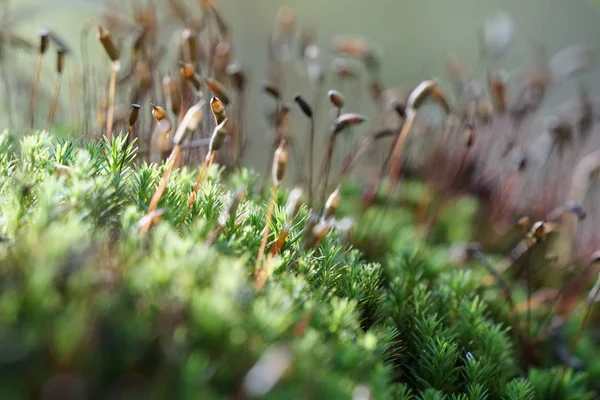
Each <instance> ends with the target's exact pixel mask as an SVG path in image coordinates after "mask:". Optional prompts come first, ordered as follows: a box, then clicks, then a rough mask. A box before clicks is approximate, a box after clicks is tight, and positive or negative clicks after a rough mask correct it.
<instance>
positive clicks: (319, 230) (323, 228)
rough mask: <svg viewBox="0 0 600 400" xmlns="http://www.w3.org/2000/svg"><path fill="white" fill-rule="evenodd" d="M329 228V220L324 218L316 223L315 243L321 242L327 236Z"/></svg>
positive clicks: (314, 231) (314, 230) (313, 232)
mask: <svg viewBox="0 0 600 400" xmlns="http://www.w3.org/2000/svg"><path fill="white" fill-rule="evenodd" d="M329 229H330V225H329V223H328V221H325V220H324V219H322V220H320V221H319V223H318V224H316V225H315V227H314V228H313V230H312V234H313V236H314V238H315V245H318V244H319V243H321V241H322V240H323V238H324V237H325V236H327V233H328V232H329Z"/></svg>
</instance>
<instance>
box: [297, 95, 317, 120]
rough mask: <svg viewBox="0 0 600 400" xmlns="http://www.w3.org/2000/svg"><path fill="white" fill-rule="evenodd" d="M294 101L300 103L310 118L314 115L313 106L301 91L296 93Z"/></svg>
mask: <svg viewBox="0 0 600 400" xmlns="http://www.w3.org/2000/svg"><path fill="white" fill-rule="evenodd" d="M294 101H295V102H296V103H297V104H298V106H299V107H300V109H301V110H302V112H303V113H304V115H306V116H307V117H308V118H312V117H313V110H312V107H311V106H310V104H308V103H307V102H306V100H304V98H302V96H301V95H300V93H296V94H295V95H294Z"/></svg>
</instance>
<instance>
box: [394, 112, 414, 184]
mask: <svg viewBox="0 0 600 400" xmlns="http://www.w3.org/2000/svg"><path fill="white" fill-rule="evenodd" d="M415 115H416V113H415V112H414V111H410V110H407V113H406V121H405V122H404V123H403V124H402V130H400V134H399V135H398V140H397V141H396V146H395V147H394V152H393V153H392V160H391V167H390V172H389V175H388V182H387V195H388V196H389V194H390V193H391V192H392V188H393V187H394V184H395V182H396V180H397V179H398V174H399V173H400V156H401V155H402V148H403V147H404V142H405V141H406V138H407V137H408V133H409V132H410V128H411V127H412V125H413V122H414V120H415Z"/></svg>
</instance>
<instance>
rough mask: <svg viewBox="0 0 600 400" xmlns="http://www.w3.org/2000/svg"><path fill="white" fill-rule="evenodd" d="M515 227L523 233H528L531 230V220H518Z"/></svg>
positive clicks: (525, 218) (527, 218)
mask: <svg viewBox="0 0 600 400" xmlns="http://www.w3.org/2000/svg"><path fill="white" fill-rule="evenodd" d="M517 226H518V227H519V228H521V229H522V230H523V232H529V229H530V228H531V220H530V219H529V217H522V218H519V220H518V221H517Z"/></svg>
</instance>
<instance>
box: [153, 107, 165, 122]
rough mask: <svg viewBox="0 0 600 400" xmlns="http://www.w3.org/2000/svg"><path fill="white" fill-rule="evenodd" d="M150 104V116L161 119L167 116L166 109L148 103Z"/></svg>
mask: <svg viewBox="0 0 600 400" xmlns="http://www.w3.org/2000/svg"><path fill="white" fill-rule="evenodd" d="M150 105H151V106H152V116H153V117H154V119H156V120H157V121H162V120H163V119H165V118H166V117H167V111H166V110H165V109H164V108H162V107H160V106H157V105H156V104H152V103H150Z"/></svg>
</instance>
